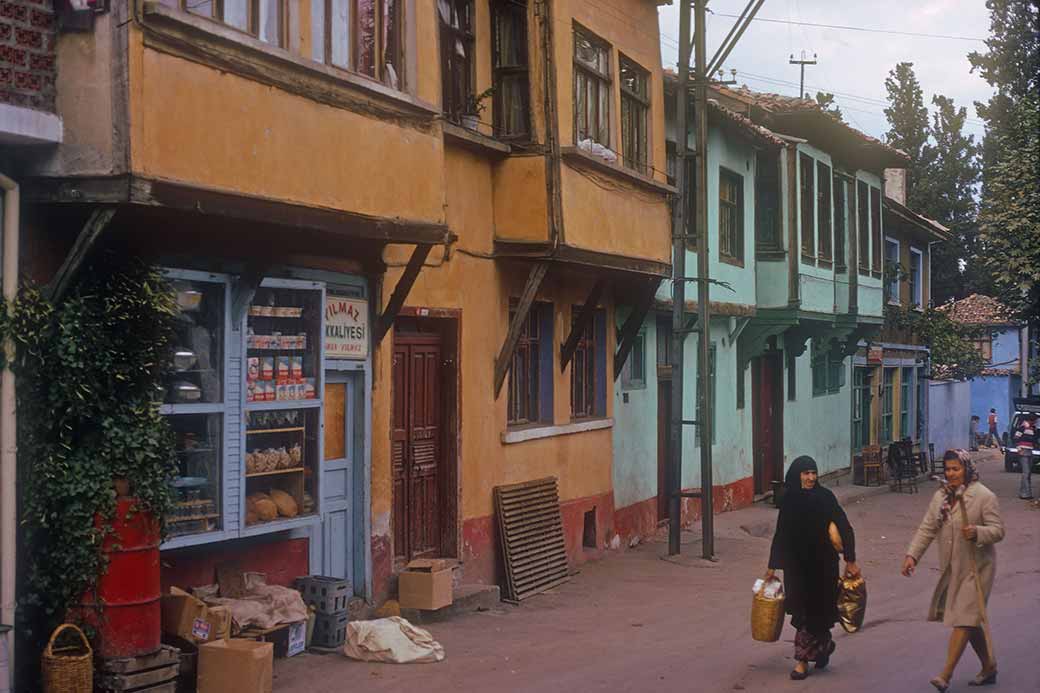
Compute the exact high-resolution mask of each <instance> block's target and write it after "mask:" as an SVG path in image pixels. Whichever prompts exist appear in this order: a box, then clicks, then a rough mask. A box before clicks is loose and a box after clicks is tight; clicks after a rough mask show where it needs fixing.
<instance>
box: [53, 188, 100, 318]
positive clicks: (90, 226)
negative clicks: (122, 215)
mask: <svg viewBox="0 0 1040 693" xmlns="http://www.w3.org/2000/svg"><path fill="white" fill-rule="evenodd" d="M115 215H116V210H115V209H113V208H111V207H109V208H105V209H95V210H94V211H93V212H91V213H90V218H88V219H87V223H86V224H84V225H83V229H82V230H81V231H80V232H79V235H78V236H77V237H76V242H75V243H74V244H73V245H72V249H71V250H70V251H69V254H68V255H66V256H65V259H64V260H63V261H62V263H61V267H59V268H58V271H57V272H55V273H54V278H53V279H51V281H50V283H49V284H47V286H46V287H45V289H44V295H45V296H46V297H47V298H48V299H50V300H51V301H52V302H55V303H57V302H58V301H60V300H61V298H62V296H64V295H65V292H66V291H68V290H69V286H71V284H72V280H73V278H74V277H75V276H76V272H78V271H79V268H80V267H82V266H83V263H84V262H85V261H86V259H87V255H89V254H90V251H91V249H92V248H93V247H94V244H95V243H96V242H97V239H98V238H99V237H100V236H101V233H102V232H103V231H104V230H105V228H106V227H107V226H108V225H109V223H110V222H111V221H112V217H114V216H115Z"/></svg>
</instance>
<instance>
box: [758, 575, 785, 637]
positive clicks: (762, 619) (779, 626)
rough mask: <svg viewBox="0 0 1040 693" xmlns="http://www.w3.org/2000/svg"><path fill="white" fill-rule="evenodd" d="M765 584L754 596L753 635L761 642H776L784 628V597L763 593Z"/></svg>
mask: <svg viewBox="0 0 1040 693" xmlns="http://www.w3.org/2000/svg"><path fill="white" fill-rule="evenodd" d="M764 589H765V585H764V584H763V585H762V587H761V588H760V589H759V590H758V592H757V593H755V595H754V596H753V597H752V602H751V637H752V638H754V639H755V640H758V641H759V642H776V641H777V640H779V639H780V631H781V630H783V628H784V598H783V597H776V598H774V599H769V598H768V597H765V596H763V595H762V590H764Z"/></svg>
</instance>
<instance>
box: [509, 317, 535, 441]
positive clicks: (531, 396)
mask: <svg viewBox="0 0 1040 693" xmlns="http://www.w3.org/2000/svg"><path fill="white" fill-rule="evenodd" d="M539 308H540V307H539V306H538V305H534V306H532V307H531V310H530V312H529V313H528V316H527V320H525V321H524V325H523V328H522V331H521V332H520V341H519V342H518V343H517V346H516V351H515V352H514V353H513V361H512V365H511V367H510V369H509V403H508V408H509V416H508V419H507V423H508V425H510V426H522V425H524V424H528V423H532V422H535V421H539V420H541V411H540V408H539V398H540V395H541V388H540V381H541V376H542V374H541V368H540V361H541V346H542V345H541V340H542V334H541V315H540V313H541V310H540V309H539ZM514 314H515V313H514V311H510V313H509V320H510V322H512V320H513V316H514Z"/></svg>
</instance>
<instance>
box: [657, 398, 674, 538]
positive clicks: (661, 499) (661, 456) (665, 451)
mask: <svg viewBox="0 0 1040 693" xmlns="http://www.w3.org/2000/svg"><path fill="white" fill-rule="evenodd" d="M671 422H672V381H671V379H664V378H661V379H659V380H658V381H657V521H658V522H661V521H662V520H667V519H668V463H669V458H670V457H671V455H670V454H669V451H670V450H671V447H672V446H671V435H669V433H670V425H671Z"/></svg>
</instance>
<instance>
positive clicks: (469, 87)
mask: <svg viewBox="0 0 1040 693" xmlns="http://www.w3.org/2000/svg"><path fill="white" fill-rule="evenodd" d="M445 2H447V3H448V4H449V7H450V8H451V10H452V11H453V15H452V17H451V20H450V21H454V20H455V19H456V18H458V19H459V22H460V26H457V27H456V26H452V25H451V24H450V23H449V22H448V21H445V19H444V17H443V16H442V15H441V14H440V11H439V10H438V12H437V15H438V24H439V25H440V29H439V30H440V49H441V55H440V68H441V98H442V103H441V110H442V111H443V112H444V115H445V116H446V117H447V118H448V120H450V121H452V122H455V123H460V122H462V116H464V115H473V114H470V113H468V112H467V111H469V110H470V106H471V105H472V104H471V102H472V101H473V99H474V97H475V95H476V56H475V55H474V50H475V48H476V45H477V40H476V29H475V28H474V26H473V24H474V20H475V14H476V9H475V7H474V2H473V0H445ZM460 7H465V10H466V11H465V13H462V14H459V13H457V12H455V10H457V9H459V8H460ZM456 42H460V43H462V45H463V52H464V53H465V56H459V55H458V53H457V51H456V50H455V45H456ZM456 61H461V64H462V67H463V69H462V70H461V72H460V74H461V76H462V77H463V78H464V80H465V83H463V84H454V83H453V79H454V75H455V70H453V69H452V66H453V65H455V63H456ZM456 91H458V92H459V93H458V94H456V93H455V92H456Z"/></svg>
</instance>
